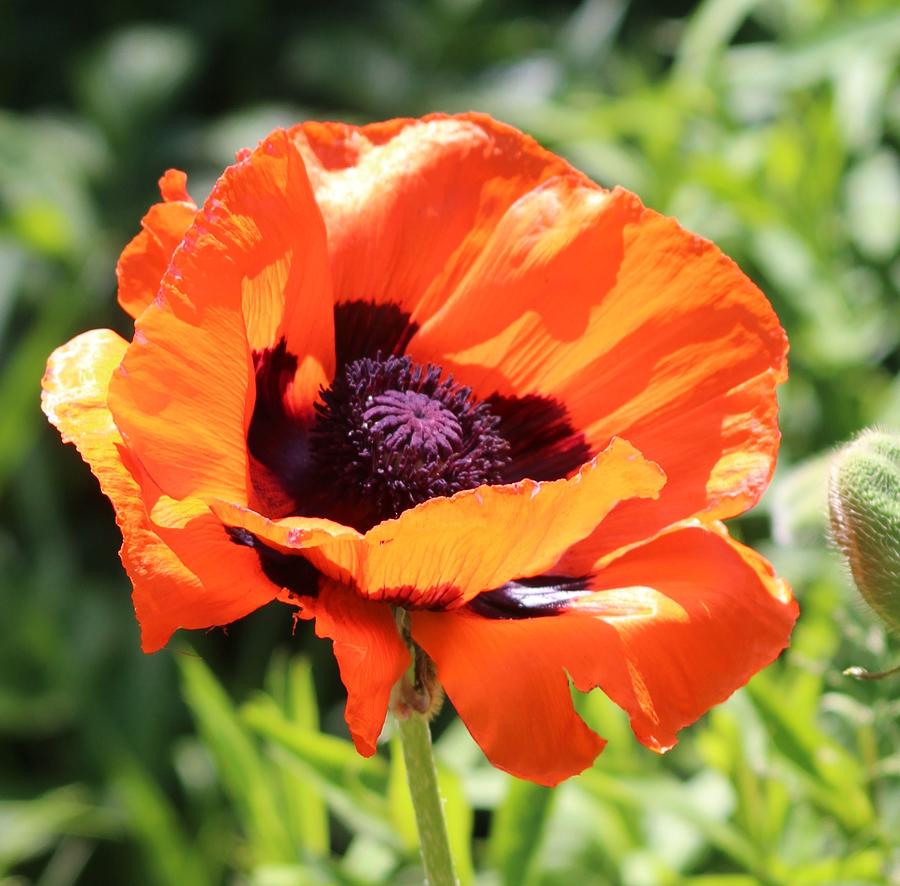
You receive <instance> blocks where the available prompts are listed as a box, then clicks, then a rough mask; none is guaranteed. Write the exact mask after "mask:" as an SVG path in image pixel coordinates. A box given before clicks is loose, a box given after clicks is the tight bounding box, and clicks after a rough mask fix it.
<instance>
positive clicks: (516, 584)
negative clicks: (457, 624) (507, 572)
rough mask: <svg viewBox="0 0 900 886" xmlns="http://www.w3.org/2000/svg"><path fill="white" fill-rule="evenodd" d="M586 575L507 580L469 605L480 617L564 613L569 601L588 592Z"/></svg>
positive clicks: (471, 601) (536, 616)
mask: <svg viewBox="0 0 900 886" xmlns="http://www.w3.org/2000/svg"><path fill="white" fill-rule="evenodd" d="M588 582H589V578H587V577H581V578H571V577H569V576H565V575H538V576H536V577H534V578H519V579H517V580H516V581H509V582H507V583H506V584H505V585H503V586H502V587H499V588H496V589H495V590H493V591H485V592H484V593H481V594H479V595H478V596H477V597H475V598H474V599H473V600H470V601H469V604H468V608H469V610H470V611H472V612H474V613H475V614H476V615H480V616H482V617H483V618H542V617H545V616H548V615H559V614H560V613H562V612H565V611H566V609H567V608H568V604H569V603H570V602H572V601H573V600H576V599H578V598H579V597H584V596H585V595H587V594H590V593H591V591H590V590H589V588H588Z"/></svg>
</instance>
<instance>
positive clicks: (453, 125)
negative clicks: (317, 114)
mask: <svg viewBox="0 0 900 886" xmlns="http://www.w3.org/2000/svg"><path fill="white" fill-rule="evenodd" d="M291 135H292V137H293V138H294V139H295V140H296V142H297V146H298V148H299V149H300V151H301V153H302V154H303V157H304V160H305V162H306V167H307V169H308V170H309V176H310V180H311V182H312V185H313V188H314V189H315V192H316V200H317V201H318V204H319V207H320V208H321V210H322V215H323V216H324V218H325V225H326V227H327V229H328V248H329V252H330V254H331V267H332V275H333V279H334V292H335V301H336V302H343V301H352V300H364V301H372V302H374V303H375V304H384V303H392V304H396V305H398V306H399V307H400V308H401V310H403V311H404V312H406V313H407V314H411V315H413V316H412V319H413V321H415V322H417V323H422V322H424V320H425V319H427V317H428V316H429V315H430V314H431V313H433V311H434V310H435V309H436V307H439V302H438V303H437V304H432V301H433V299H434V298H435V297H436V298H438V299H440V298H441V297H442V295H443V287H442V288H441V290H440V291H437V290H435V288H434V284H435V281H437V280H438V279H439V278H442V277H443V276H444V269H445V267H446V266H447V265H448V263H451V264H452V265H453V267H454V268H456V269H458V272H460V273H461V272H462V269H464V268H465V267H466V266H467V265H468V264H470V263H471V261H472V260H473V257H474V256H477V255H478V253H479V252H480V250H481V248H482V245H483V243H484V241H485V240H486V239H487V238H488V236H489V234H490V231H491V230H492V229H493V227H494V225H495V224H496V223H497V221H498V220H499V219H500V218H501V217H502V216H503V214H504V212H506V210H507V208H508V207H509V206H510V205H512V204H513V203H514V202H515V201H516V200H517V199H518V198H519V197H520V196H521V195H522V194H525V193H527V192H528V191H529V190H530V189H531V188H533V187H535V186H537V185H538V184H539V183H540V182H542V181H544V180H546V179H547V178H548V177H550V176H554V175H559V174H560V173H563V172H571V171H572V169H571V167H570V166H569V165H568V164H567V163H566V162H565V161H564V160H562V159H560V158H559V157H556V156H554V155H553V154H551V153H550V152H549V151H546V150H544V149H543V148H541V147H540V146H539V145H538V144H537V143H536V142H534V141H533V140H532V139H530V138H529V137H527V136H525V135H523V134H522V133H521V132H519V131H517V130H515V129H513V128H512V127H509V126H505V125H503V124H501V123H498V122H496V121H495V120H492V119H491V118H490V117H487V116H485V115H483V114H463V115H460V116H458V117H446V116H444V115H433V116H430V117H426V118H424V119H422V120H389V121H387V122H386V123H376V124H372V125H370V126H363V127H356V126H348V125H345V124H340V123H303V124H300V125H299V126H296V127H294V129H292V130H291Z"/></svg>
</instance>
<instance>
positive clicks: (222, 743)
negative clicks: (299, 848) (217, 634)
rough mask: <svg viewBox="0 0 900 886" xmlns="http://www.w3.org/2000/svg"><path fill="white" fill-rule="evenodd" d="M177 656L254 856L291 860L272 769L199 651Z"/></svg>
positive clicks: (293, 855) (292, 854) (192, 704)
mask: <svg viewBox="0 0 900 886" xmlns="http://www.w3.org/2000/svg"><path fill="white" fill-rule="evenodd" d="M176 658H177V661H178V665H179V669H180V671H181V679H182V685H183V689H184V697H185V701H186V702H187V704H188V707H189V708H190V710H191V713H192V714H193V715H194V719H195V720H196V722H197V727H198V729H199V731H200V734H201V736H202V738H203V742H204V744H205V745H206V747H207V748H208V750H209V752H210V754H211V755H212V758H213V761H214V762H215V765H216V769H217V770H218V772H219V776H220V778H221V779H222V785H223V787H224V789H225V792H226V793H227V794H228V796H229V798H230V800H231V803H232V805H233V806H234V808H235V811H236V812H237V814H238V817H239V819H240V821H241V823H242V825H243V828H244V831H245V833H246V834H247V837H248V839H249V842H250V847H251V851H252V854H253V858H254V860H255V861H256V862H293V861H295V860H296V852H295V850H294V847H293V845H292V843H291V839H290V836H289V835H288V832H287V829H286V827H285V823H284V822H285V811H284V809H283V808H281V805H280V804H279V802H278V792H277V790H276V789H275V785H274V784H273V782H272V778H271V773H270V771H269V770H268V769H267V767H266V766H265V765H264V763H263V760H262V758H261V757H260V755H259V753H258V751H257V748H256V746H255V744H254V742H253V740H252V739H251V736H250V734H249V733H248V731H247V730H246V728H245V727H244V725H243V723H242V722H241V721H240V719H239V718H238V716H237V714H236V712H235V710H234V707H233V705H232V704H231V702H230V700H229V699H228V696H227V695H226V694H225V692H224V690H223V689H222V687H221V686H220V685H219V683H218V681H217V680H216V679H215V677H214V676H213V674H212V672H211V671H210V670H209V668H208V667H207V666H206V665H205V664H204V662H203V661H202V659H200V658H199V657H198V656H196V655H193V654H182V655H178V656H176Z"/></svg>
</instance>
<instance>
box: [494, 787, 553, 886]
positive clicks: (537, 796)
mask: <svg viewBox="0 0 900 886" xmlns="http://www.w3.org/2000/svg"><path fill="white" fill-rule="evenodd" d="M553 799H554V792H553V789H552V788H545V787H542V786H541V785H536V784H532V783H531V782H530V781H521V780H519V779H517V778H512V779H510V780H509V782H508V787H507V791H506V796H505V797H504V799H503V802H502V803H501V804H500V806H499V808H498V809H497V811H496V814H495V818H494V824H493V827H492V829H491V838H490V843H489V845H488V857H489V858H490V860H491V864H492V865H493V866H494V867H495V868H497V871H498V873H499V874H500V882H501V883H503V884H504V886H518V884H521V883H527V882H528V879H529V877H531V876H533V875H534V873H535V871H534V870H533V865H534V860H535V858H536V856H537V853H538V850H539V848H540V843H541V837H542V835H543V832H544V828H545V827H546V825H547V819H548V818H549V816H550V811H551V809H552V808H553Z"/></svg>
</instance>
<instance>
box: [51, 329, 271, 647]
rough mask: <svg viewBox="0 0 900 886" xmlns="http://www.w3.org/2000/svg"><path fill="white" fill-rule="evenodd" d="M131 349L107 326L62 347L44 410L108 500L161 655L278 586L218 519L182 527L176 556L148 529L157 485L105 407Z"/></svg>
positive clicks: (147, 636) (150, 642)
mask: <svg viewBox="0 0 900 886" xmlns="http://www.w3.org/2000/svg"><path fill="white" fill-rule="evenodd" d="M126 348H127V344H126V342H125V341H124V340H123V339H121V338H120V337H119V336H118V335H116V333H114V332H111V331H109V330H105V329H99V330H93V331H91V332H87V333H84V334H83V335H80V336H78V337H77V338H75V339H73V340H72V341H70V342H69V343H68V344H66V345H63V346H62V347H61V348H58V349H57V350H56V351H55V352H54V353H53V355H52V356H51V358H50V360H49V362H48V364H47V371H46V373H45V375H44V380H43V387H44V393H43V397H42V404H43V409H44V412H45V413H46V415H47V417H48V418H49V419H50V421H51V422H52V423H53V424H54V425H55V426H56V427H57V428H58V429H59V431H60V433H61V434H62V437H63V440H65V441H66V442H70V443H74V444H75V446H76V447H77V449H78V452H79V453H80V455H81V457H82V458H83V459H84V460H85V461H86V462H87V463H88V464H89V465H90V468H91V470H92V471H93V473H94V475H95V476H96V477H97V479H98V480H99V481H100V488H101V489H102V491H103V493H104V494H105V495H106V496H107V497H108V498H109V499H110V500H111V501H112V504H113V507H114V508H115V512H116V520H117V522H118V524H119V528H120V529H121V531H122V538H123V543H122V549H121V551H120V555H121V558H122V563H123V564H124V566H125V569H126V571H127V573H128V576H129V578H130V579H131V581H132V584H133V585H134V594H133V600H134V607H135V612H136V613H137V618H138V621H139V623H140V625H141V645H142V648H143V649H144V651H145V652H155V651H156V650H158V649H160V648H161V647H162V646H164V645H165V644H166V642H167V641H168V639H169V637H170V636H171V635H172V633H173V632H174V631H175V630H177V629H178V628H180V627H185V628H208V627H213V626H216V625H223V624H228V623H229V622H231V621H234V620H236V619H238V618H242V617H243V616H245V615H247V614H248V613H250V612H252V611H253V610H254V609H257V608H258V607H259V606H262V605H263V604H265V603H268V602H269V601H270V600H272V599H273V598H274V597H275V596H277V595H278V593H279V591H280V589H279V588H278V587H276V586H274V585H272V584H271V582H269V581H267V580H266V579H265V576H264V575H263V574H262V572H261V570H260V568H259V563H258V560H257V557H256V555H255V554H254V553H253V552H252V551H249V550H247V549H245V548H244V549H242V548H239V547H237V546H235V545H233V544H231V543H230V542H229V541H228V538H227V535H226V534H225V533H224V531H223V529H222V526H221V523H219V521H218V520H216V519H215V518H213V517H212V515H209V516H208V517H207V518H206V519H204V518H202V517H198V519H196V520H195V521H194V522H193V523H191V524H190V525H189V526H187V527H185V528H183V529H181V530H179V533H180V534H179V536H178V539H179V553H178V554H176V552H175V551H174V550H173V549H172V547H171V546H170V545H169V544H168V543H166V542H164V541H163V539H162V538H161V537H160V533H159V529H158V528H157V527H154V526H153V525H152V524H151V522H150V519H149V517H148V514H147V510H146V508H145V504H144V502H145V498H146V497H148V496H152V495H153V493H154V489H153V488H152V486H151V487H149V488H148V483H149V482H150V481H149V480H148V478H147V477H146V476H145V475H144V474H143V471H142V470H141V468H140V465H138V464H137V462H136V461H135V459H134V458H133V456H132V455H131V454H130V453H129V452H128V450H127V448H126V447H125V445H124V443H123V441H122V438H121V436H120V434H119V432H118V429H117V428H116V426H115V424H114V423H113V420H112V416H111V415H110V412H109V409H108V408H107V405H106V394H107V387H108V385H109V380H110V376H111V375H112V373H113V372H114V371H115V368H116V367H117V366H118V365H119V364H120V362H121V361H122V358H123V356H124V354H125V350H126ZM157 494H158V490H157Z"/></svg>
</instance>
